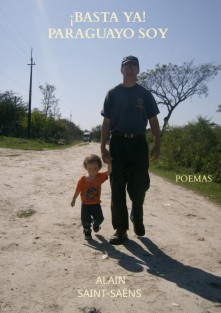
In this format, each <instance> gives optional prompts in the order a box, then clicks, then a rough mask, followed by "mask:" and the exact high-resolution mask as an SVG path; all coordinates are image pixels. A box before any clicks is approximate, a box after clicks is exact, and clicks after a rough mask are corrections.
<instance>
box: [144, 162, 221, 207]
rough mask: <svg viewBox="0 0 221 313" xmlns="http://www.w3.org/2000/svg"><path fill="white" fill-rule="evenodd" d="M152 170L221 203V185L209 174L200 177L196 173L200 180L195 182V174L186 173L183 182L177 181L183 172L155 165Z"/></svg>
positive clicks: (170, 180) (172, 181)
mask: <svg viewBox="0 0 221 313" xmlns="http://www.w3.org/2000/svg"><path fill="white" fill-rule="evenodd" d="M150 172H152V173H153V174H156V175H158V176H161V177H163V178H166V179H167V180H168V181H169V182H171V183H174V184H176V185H177V184H178V185H179V186H182V187H184V188H187V189H190V190H193V191H194V192H196V193H198V194H200V195H202V196H204V197H206V198H207V199H209V200H210V201H212V202H214V203H216V204H218V205H221V185H220V184H218V183H215V182H213V181H210V179H209V177H208V175H203V174H201V177H200V178H199V175H198V174H197V175H196V174H195V176H196V178H197V179H196V180H198V181H195V182H194V177H193V174H192V173H185V175H184V177H183V182H181V181H176V175H181V174H180V173H178V172H175V171H168V170H164V169H159V168H157V167H155V166H151V167H150ZM189 175H190V177H189ZM200 180H201V181H200ZM206 180H207V181H206Z"/></svg>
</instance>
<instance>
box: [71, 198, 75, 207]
mask: <svg viewBox="0 0 221 313" xmlns="http://www.w3.org/2000/svg"><path fill="white" fill-rule="evenodd" d="M71 206H72V207H73V206H75V200H74V199H73V200H72V201H71Z"/></svg>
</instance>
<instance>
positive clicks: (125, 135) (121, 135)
mask: <svg viewBox="0 0 221 313" xmlns="http://www.w3.org/2000/svg"><path fill="white" fill-rule="evenodd" d="M111 135H112V136H118V137H123V138H129V139H133V138H137V137H144V136H145V135H144V134H132V133H124V132H119V131H117V130H115V131H113V132H111Z"/></svg>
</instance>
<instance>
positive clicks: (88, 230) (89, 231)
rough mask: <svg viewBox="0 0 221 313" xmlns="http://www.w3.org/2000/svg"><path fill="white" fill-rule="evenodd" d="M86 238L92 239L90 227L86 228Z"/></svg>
mask: <svg viewBox="0 0 221 313" xmlns="http://www.w3.org/2000/svg"><path fill="white" fill-rule="evenodd" d="M84 239H85V240H91V239H92V237H91V230H90V229H84Z"/></svg>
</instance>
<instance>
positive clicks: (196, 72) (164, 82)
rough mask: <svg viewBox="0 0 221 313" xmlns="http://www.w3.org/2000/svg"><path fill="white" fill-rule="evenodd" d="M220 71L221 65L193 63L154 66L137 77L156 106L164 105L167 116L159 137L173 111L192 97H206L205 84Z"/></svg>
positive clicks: (206, 88) (206, 89)
mask: <svg viewBox="0 0 221 313" xmlns="http://www.w3.org/2000/svg"><path fill="white" fill-rule="evenodd" d="M220 70H221V65H218V66H215V65H213V64H211V63H205V64H202V65H198V66H195V65H194V64H193V61H191V62H189V63H188V62H184V63H183V65H181V66H178V65H174V64H171V63H169V64H168V65H162V66H160V65H159V64H157V65H156V68H155V69H154V70H148V71H147V72H146V73H141V74H140V75H139V76H138V82H139V83H140V84H141V85H143V86H144V87H146V88H147V89H149V90H150V91H151V92H152V93H153V94H154V96H156V101H157V104H158V105H159V104H163V105H166V107H167V110H168V114H167V116H166V117H165V118H164V124H163V127H162V131H161V135H163V133H164V131H165V128H166V126H167V124H168V121H169V119H170V117H171V115H172V113H173V111H174V109H175V108H176V107H177V106H178V105H179V104H180V103H181V102H183V101H185V100H187V99H188V98H189V97H192V96H194V95H198V96H201V95H203V96H207V95H208V87H207V85H206V82H207V81H209V80H210V79H213V78H214V77H215V76H216V75H217V74H218V73H219V71H220Z"/></svg>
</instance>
